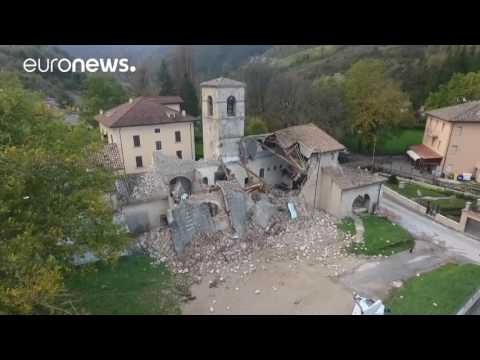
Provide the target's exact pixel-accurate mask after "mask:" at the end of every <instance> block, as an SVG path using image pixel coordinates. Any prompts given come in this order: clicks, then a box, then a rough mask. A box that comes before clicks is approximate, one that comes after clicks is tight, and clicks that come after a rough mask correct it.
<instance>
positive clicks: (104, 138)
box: [103, 134, 108, 144]
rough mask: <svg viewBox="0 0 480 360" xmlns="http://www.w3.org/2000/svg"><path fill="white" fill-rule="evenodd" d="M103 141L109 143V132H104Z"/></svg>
mask: <svg viewBox="0 0 480 360" xmlns="http://www.w3.org/2000/svg"><path fill="white" fill-rule="evenodd" d="M103 142H104V143H106V144H107V143H108V135H107V134H103Z"/></svg>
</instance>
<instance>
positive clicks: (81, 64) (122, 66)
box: [23, 58, 137, 73]
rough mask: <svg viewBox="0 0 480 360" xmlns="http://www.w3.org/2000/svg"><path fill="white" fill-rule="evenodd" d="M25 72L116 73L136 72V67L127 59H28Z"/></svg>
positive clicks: (24, 64) (24, 65) (24, 66)
mask: <svg viewBox="0 0 480 360" xmlns="http://www.w3.org/2000/svg"><path fill="white" fill-rule="evenodd" d="M23 70H25V71H26V72H28V73H33V72H40V73H47V72H54V71H60V72H62V73H67V72H73V73H85V72H88V73H96V72H104V73H114V72H117V71H118V72H121V73H126V72H135V71H136V70H137V69H136V67H135V66H133V65H132V66H130V65H129V64H128V59H126V58H120V59H117V58H113V59H111V58H105V59H103V58H100V59H94V58H91V59H79V58H76V59H73V60H72V59H68V58H53V59H40V58H38V59H34V58H28V59H25V61H24V62H23Z"/></svg>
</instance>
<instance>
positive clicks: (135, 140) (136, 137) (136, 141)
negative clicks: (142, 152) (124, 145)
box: [133, 135, 140, 147]
mask: <svg viewBox="0 0 480 360" xmlns="http://www.w3.org/2000/svg"><path fill="white" fill-rule="evenodd" d="M133 146H135V147H140V135H133Z"/></svg>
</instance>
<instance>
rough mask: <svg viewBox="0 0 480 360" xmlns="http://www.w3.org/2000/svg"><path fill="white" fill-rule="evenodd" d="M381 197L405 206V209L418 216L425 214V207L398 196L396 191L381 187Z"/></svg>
mask: <svg viewBox="0 0 480 360" xmlns="http://www.w3.org/2000/svg"><path fill="white" fill-rule="evenodd" d="M383 195H384V196H385V197H386V198H389V199H392V200H393V201H395V202H397V203H399V204H401V205H403V206H405V207H406V208H409V209H411V210H413V211H415V212H417V213H419V214H426V213H427V208H426V207H425V206H422V205H420V204H417V203H416V202H415V201H413V200H410V199H408V198H406V197H405V196H402V195H400V194H399V193H397V192H396V191H393V190H392V189H390V188H388V187H387V186H384V187H383Z"/></svg>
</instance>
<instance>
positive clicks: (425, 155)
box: [410, 144, 443, 160]
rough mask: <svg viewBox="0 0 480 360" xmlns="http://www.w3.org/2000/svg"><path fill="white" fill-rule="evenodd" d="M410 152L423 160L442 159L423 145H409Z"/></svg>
mask: <svg viewBox="0 0 480 360" xmlns="http://www.w3.org/2000/svg"><path fill="white" fill-rule="evenodd" d="M410 150H413V151H414V152H415V153H417V155H418V156H420V157H421V158H422V159H424V160H437V159H438V160H441V159H442V158H443V157H442V155H440V154H438V153H436V152H435V151H433V150H432V149H430V148H429V147H428V146H426V145H424V144H418V145H411V146H410Z"/></svg>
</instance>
